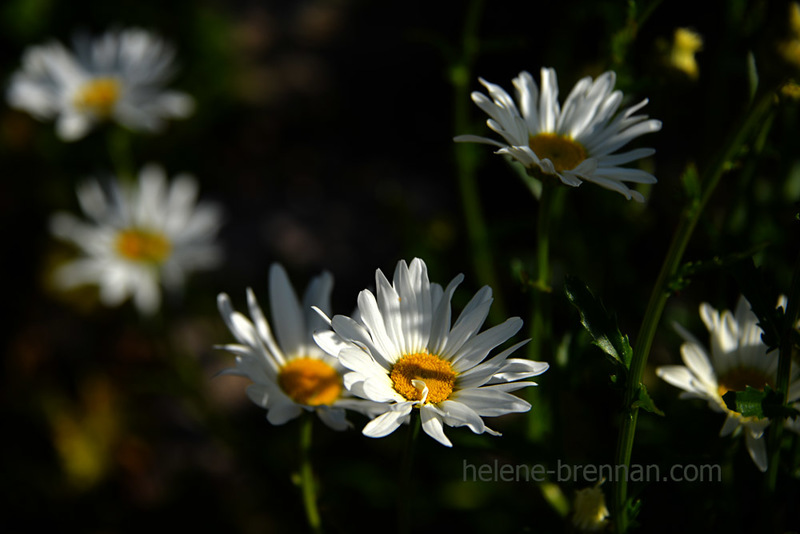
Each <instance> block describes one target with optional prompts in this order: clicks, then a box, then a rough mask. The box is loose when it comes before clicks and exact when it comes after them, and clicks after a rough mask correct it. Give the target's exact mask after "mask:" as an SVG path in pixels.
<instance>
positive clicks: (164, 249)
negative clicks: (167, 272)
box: [116, 228, 172, 263]
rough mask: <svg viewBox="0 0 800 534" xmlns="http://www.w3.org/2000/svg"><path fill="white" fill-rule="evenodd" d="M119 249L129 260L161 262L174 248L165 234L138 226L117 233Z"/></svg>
mask: <svg viewBox="0 0 800 534" xmlns="http://www.w3.org/2000/svg"><path fill="white" fill-rule="evenodd" d="M116 246H117V251H118V252H119V253H120V254H121V255H122V256H124V257H126V258H128V259H129V260H134V261H142V262H149V263H161V262H163V261H164V260H165V259H167V256H169V253H170V251H171V250H172V244H171V243H170V242H169V240H168V239H167V238H166V237H164V235H163V234H160V233H157V232H152V231H149V230H141V229H138V228H130V229H128V230H123V231H121V232H120V233H119V234H118V235H117V242H116Z"/></svg>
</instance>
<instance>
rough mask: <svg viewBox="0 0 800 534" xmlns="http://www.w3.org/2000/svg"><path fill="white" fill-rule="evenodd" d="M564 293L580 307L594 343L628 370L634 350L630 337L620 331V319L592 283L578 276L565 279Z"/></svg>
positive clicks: (582, 318) (579, 309)
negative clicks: (600, 297) (608, 308)
mask: <svg viewBox="0 0 800 534" xmlns="http://www.w3.org/2000/svg"><path fill="white" fill-rule="evenodd" d="M564 292H565V293H566V294H567V298H568V299H569V301H570V302H571V303H572V305H573V306H575V307H576V308H577V309H578V312H580V315H581V324H583V326H584V328H586V330H587V331H588V332H589V334H591V336H592V338H593V339H594V341H593V343H594V344H595V345H597V346H598V347H600V349H601V350H602V351H603V352H605V353H606V354H607V355H608V356H609V357H610V358H611V360H612V362H613V363H615V364H617V365H620V366H622V368H623V369H624V370H625V371H627V370H628V369H630V366H631V359H632V358H633V349H632V348H631V344H630V342H629V341H628V336H626V335H624V334H623V333H622V332H620V330H619V327H618V326H617V320H616V318H615V317H614V316H613V315H611V314H610V313H608V312H607V311H606V309H605V307H604V306H603V303H602V302H601V301H600V299H598V298H596V297H595V296H594V295H593V294H592V292H591V291H590V290H589V288H588V286H587V285H586V284H585V283H583V282H582V281H581V280H580V279H578V278H576V277H574V276H567V277H566V279H565V280H564Z"/></svg>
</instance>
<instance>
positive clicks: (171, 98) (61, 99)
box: [7, 28, 194, 141]
mask: <svg viewBox="0 0 800 534" xmlns="http://www.w3.org/2000/svg"><path fill="white" fill-rule="evenodd" d="M74 45H75V46H74V48H75V51H74V53H73V52H72V51H70V50H68V49H67V48H66V47H64V45H62V44H61V43H59V42H57V41H51V42H49V43H47V44H44V45H39V46H33V47H30V48H28V49H27V50H26V51H25V53H24V54H23V57H22V68H21V69H20V70H19V71H17V72H16V73H14V75H13V76H12V78H11V83H10V86H9V88H8V92H7V98H8V102H9V104H10V105H11V106H12V107H15V108H18V109H21V110H23V111H27V112H28V113H30V114H31V115H33V116H34V117H36V118H37V119H39V120H50V119H54V120H55V121H56V133H57V134H58V136H59V137H60V138H61V139H63V140H65V141H74V140H77V139H80V138H81V137H83V136H85V135H86V134H87V133H88V132H89V130H91V128H92V127H93V126H94V125H95V124H97V123H98V122H101V121H105V120H113V121H116V122H118V123H119V124H121V125H123V126H125V127H127V128H130V129H131V130H145V131H153V132H154V131H158V130H160V129H161V128H163V126H164V119H179V118H185V117H188V116H189V115H190V114H191V113H192V111H193V110H194V101H193V99H192V98H191V97H190V96H189V95H187V94H185V93H182V92H178V91H168V90H164V89H163V86H164V85H165V84H166V83H167V82H168V81H169V79H170V77H171V76H172V75H173V73H174V68H175V66H174V62H173V60H174V57H175V52H174V50H173V48H172V47H171V46H170V45H168V44H167V43H166V42H164V41H163V40H162V39H161V38H160V37H157V36H156V35H154V34H152V33H150V32H148V31H146V30H143V29H139V28H130V29H124V30H120V31H109V32H106V33H105V34H104V35H102V36H100V37H98V38H96V39H90V38H89V37H88V36H86V35H81V36H78V37H77V38H76V39H75V43H74Z"/></svg>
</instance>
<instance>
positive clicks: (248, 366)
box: [217, 264, 373, 430]
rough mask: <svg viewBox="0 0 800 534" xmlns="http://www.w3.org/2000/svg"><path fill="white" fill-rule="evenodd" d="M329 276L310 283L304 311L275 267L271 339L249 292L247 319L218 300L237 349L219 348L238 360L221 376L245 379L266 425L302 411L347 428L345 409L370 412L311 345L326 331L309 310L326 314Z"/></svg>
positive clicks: (329, 358)
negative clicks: (315, 336)
mask: <svg viewBox="0 0 800 534" xmlns="http://www.w3.org/2000/svg"><path fill="white" fill-rule="evenodd" d="M332 289H333V277H332V276H331V274H330V273H327V272H325V273H322V274H321V275H319V276H317V277H316V278H314V279H312V280H311V282H310V283H309V285H308V288H307V289H306V292H305V295H303V303H302V306H301V304H300V302H299V300H298V298H297V296H296V295H295V292H294V290H293V289H292V285H291V283H290V282H289V277H288V276H287V274H286V271H285V270H284V269H283V267H281V266H280V265H279V264H273V265H272V267H271V268H270V271H269V296H270V308H271V311H272V322H273V324H274V325H275V335H274V336H273V334H272V329H271V328H270V325H269V323H268V322H267V320H266V318H265V316H264V312H263V311H262V310H261V308H260V307H259V305H258V301H257V300H256V297H255V295H254V294H253V291H252V290H251V289H248V290H247V304H248V307H249V309H250V319H248V318H247V317H245V316H244V315H242V314H241V313H239V312H237V311H234V309H233V307H232V305H231V301H230V298H229V297H228V295H226V294H225V293H220V295H219V296H218V297H217V304H218V306H219V311H220V314H221V315H222V318H223V319H224V320H225V324H226V325H227V326H228V329H229V330H230V331H231V333H232V334H233V335H234V337H236V340H237V341H238V342H239V343H238V344H230V345H221V346H219V347H218V348H221V349H224V350H227V351H229V352H231V353H233V354H235V355H236V366H235V367H232V368H230V369H227V370H225V371H223V374H233V375H239V376H245V377H247V378H249V379H250V380H252V381H253V384H252V385H250V386H248V388H247V395H248V397H250V399H251V400H252V401H253V402H254V403H256V404H257V405H259V406H261V407H262V408H264V409H266V410H267V420H268V421H269V422H270V423H272V424H273V425H282V424H284V423H286V422H287V421H290V420H292V419H295V418H296V417H298V416H299V415H300V414H301V413H302V412H303V411H304V410H305V411H313V412H316V413H317V415H318V416H319V418H320V419H321V420H322V421H323V422H324V423H325V424H327V425H328V426H329V427H331V428H333V429H334V430H344V429H346V428H348V427H349V423H348V422H347V419H346V418H345V409H346V408H348V409H353V410H356V411H361V412H364V413H371V412H370V410H371V409H372V408H373V403H370V402H367V401H362V400H358V399H354V398H352V397H351V396H350V394H349V393H348V392H347V391H346V390H345V389H344V387H343V386H342V371H343V369H342V367H341V366H340V365H339V362H338V360H337V359H336V358H334V357H333V356H330V355H328V354H325V353H324V352H323V351H322V350H320V348H319V347H318V346H317V345H316V344H315V343H314V339H313V333H314V331H315V330H319V329H323V328H325V327H326V325H325V322H324V321H323V320H322V319H321V318H320V316H319V315H318V314H317V313H315V312H314V311H313V309H312V306H314V307H316V308H317V309H319V310H322V311H323V312H324V313H330V294H331V290H332Z"/></svg>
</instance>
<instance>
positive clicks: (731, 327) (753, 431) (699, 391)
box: [656, 297, 800, 471]
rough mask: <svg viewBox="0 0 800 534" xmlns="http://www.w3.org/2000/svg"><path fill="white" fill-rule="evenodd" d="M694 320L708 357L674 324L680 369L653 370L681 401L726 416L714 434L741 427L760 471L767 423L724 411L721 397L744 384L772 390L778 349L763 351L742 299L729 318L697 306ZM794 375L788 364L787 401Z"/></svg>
mask: <svg viewBox="0 0 800 534" xmlns="http://www.w3.org/2000/svg"><path fill="white" fill-rule="evenodd" d="M700 317H701V318H702V319H703V322H704V323H705V325H706V327H707V328H708V331H709V333H710V334H711V357H710V358H709V356H708V353H707V352H706V349H705V348H704V346H703V344H702V343H700V342H699V341H698V340H697V339H696V338H695V337H694V336H693V335H692V334H690V333H689V332H688V331H687V330H685V329H684V328H683V327H681V326H680V325H675V328H676V329H677V330H678V333H679V334H680V335H681V337H683V339H684V340H685V341H686V342H685V343H684V344H683V345H681V358H682V359H683V363H685V364H686V365H685V366H683V365H664V366H661V367H659V368H657V369H656V374H657V375H658V376H659V377H661V378H663V379H664V380H665V381H667V382H669V383H670V384H672V385H673V386H676V387H679V388H681V389H683V390H684V392H683V393H681V395H680V397H681V398H685V399H703V400H705V401H707V402H708V406H709V408H711V409H712V410H714V411H716V412H722V413H724V414H726V416H727V418H726V419H725V423H724V424H723V426H722V430H720V436H727V435H730V434H732V433H733V432H734V431H737V430H739V428H743V429H744V434H745V440H746V443H747V450H748V452H749V453H750V457H751V458H752V459H753V462H755V464H756V466H757V467H758V468H759V469H760V470H761V471H766V470H767V448H766V444H765V443H764V440H763V439H762V437H763V434H764V430H765V429H766V428H767V426H769V423H770V420H769V419H767V418H756V417H744V416H742V414H740V413H738V412H734V411H732V410H730V409H728V407H727V406H726V405H725V401H723V400H722V396H723V395H724V394H725V393H727V392H728V391H744V390H745V388H746V387H747V386H750V387H753V388H756V389H763V388H764V386H765V385H769V386H770V387H773V388H774V387H775V380H776V378H777V372H778V351H772V352H769V353H767V346H766V345H765V344H764V343H763V342H762V341H761V334H762V330H761V327H759V326H758V318H757V317H756V315H755V314H754V313H753V312H752V311H751V309H750V304H749V303H748V302H747V300H746V299H745V298H744V297H741V298H740V299H739V302H738V304H737V306H736V314H735V315H734V314H732V313H731V312H730V311H728V310H725V311H723V312H722V314H720V313H719V312H718V311H717V310H715V309H714V308H712V307H711V306H710V305H708V304H706V303H703V304H701V305H700ZM798 374H800V373H798V370H797V366H792V375H791V383H790V386H789V401H790V402H792V401H795V400H798V399H800V379H798V378H800V377H798ZM790 426H791V424H790Z"/></svg>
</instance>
